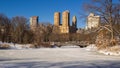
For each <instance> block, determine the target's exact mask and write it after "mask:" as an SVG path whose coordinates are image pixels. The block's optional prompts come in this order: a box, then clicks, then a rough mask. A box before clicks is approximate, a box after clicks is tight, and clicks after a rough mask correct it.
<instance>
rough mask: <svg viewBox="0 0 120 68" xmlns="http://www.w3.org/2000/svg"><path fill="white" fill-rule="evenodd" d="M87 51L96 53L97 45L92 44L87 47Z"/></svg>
mask: <svg viewBox="0 0 120 68" xmlns="http://www.w3.org/2000/svg"><path fill="white" fill-rule="evenodd" d="M86 50H87V51H96V50H97V47H96V46H95V44H90V45H89V46H87V47H86Z"/></svg>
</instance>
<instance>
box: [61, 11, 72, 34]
mask: <svg viewBox="0 0 120 68" xmlns="http://www.w3.org/2000/svg"><path fill="white" fill-rule="evenodd" d="M69 18H70V17H69V11H64V12H63V13H62V28H61V32H62V33H69V32H70V30H69V29H70V24H69Z"/></svg>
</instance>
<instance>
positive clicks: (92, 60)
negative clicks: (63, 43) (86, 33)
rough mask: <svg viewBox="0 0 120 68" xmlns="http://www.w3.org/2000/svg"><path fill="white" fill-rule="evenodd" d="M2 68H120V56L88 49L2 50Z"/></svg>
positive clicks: (0, 61) (0, 59)
mask: <svg viewBox="0 0 120 68" xmlns="http://www.w3.org/2000/svg"><path fill="white" fill-rule="evenodd" d="M0 68H120V56H106V55H102V54H99V53H96V52H94V51H87V50H86V48H40V49H20V50H17V49H16V50H15V49H13V50H0Z"/></svg>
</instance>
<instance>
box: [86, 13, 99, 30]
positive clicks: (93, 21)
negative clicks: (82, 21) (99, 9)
mask: <svg viewBox="0 0 120 68" xmlns="http://www.w3.org/2000/svg"><path fill="white" fill-rule="evenodd" d="M86 24H87V25H86V29H92V28H97V27H99V25H100V16H97V15H95V14H94V13H90V14H89V16H88V17H87V23H86Z"/></svg>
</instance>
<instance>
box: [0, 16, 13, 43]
mask: <svg viewBox="0 0 120 68" xmlns="http://www.w3.org/2000/svg"><path fill="white" fill-rule="evenodd" d="M10 28H11V24H10V19H9V18H8V17H7V16H5V15H4V14H0V39H1V41H3V42H4V41H5V42H9V38H10Z"/></svg>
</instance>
